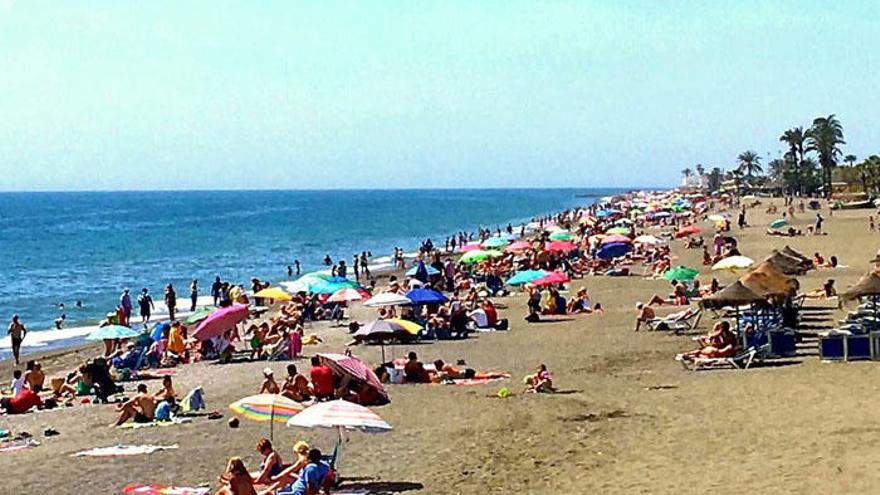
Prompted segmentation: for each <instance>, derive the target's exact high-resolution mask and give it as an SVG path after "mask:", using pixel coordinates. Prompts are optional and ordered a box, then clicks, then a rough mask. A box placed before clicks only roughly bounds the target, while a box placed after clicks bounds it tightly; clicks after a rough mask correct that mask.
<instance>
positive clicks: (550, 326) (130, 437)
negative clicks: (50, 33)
mask: <svg viewBox="0 0 880 495" xmlns="http://www.w3.org/2000/svg"><path fill="white" fill-rule="evenodd" d="M776 202H777V204H780V203H781V200H778V199H777V200H776ZM765 205H766V200H765ZM762 211H763V210H762V208H761V207H759V208H754V209H751V210H749V222H750V223H751V224H753V225H755V227H749V228H746V229H744V230H741V231H740V230H738V229H736V227H734V230H733V232H732V233H733V234H734V235H736V237H737V239H738V240H739V243H740V244H739V245H740V250H741V251H742V252H743V254H745V255H747V256H750V257H752V258H754V259H761V258H763V257H764V256H766V255H767V254H769V253H770V251H771V250H772V249H773V248H781V247H782V246H783V245H785V244H788V245H790V246H791V247H792V248H794V249H796V250H798V251H800V252H802V253H805V254H812V253H813V252H815V251H819V252H821V253H822V254H823V255H826V256H828V255H831V254H835V255H837V256H838V258H839V259H840V262H841V264H842V265H845V266H846V267H841V268H836V269H823V270H813V271H810V272H809V273H808V274H807V275H806V276H804V277H801V278H800V281H801V287H802V289H803V290H811V289H815V288H818V287H820V286H821V284H822V282H823V281H824V280H825V279H827V278H834V279H835V280H837V285H838V287H839V288H840V289H841V290H843V289H845V288H846V287H847V285H848V284H851V283H853V282H854V281H855V280H857V278H858V277H859V276H861V275H862V274H863V273H865V272H866V271H867V270H868V269H869V268H870V264H869V263H868V260H869V259H871V258H872V257H873V255H874V253H875V252H876V247H877V242H876V241H875V240H874V237H875V236H877V235H878V234H877V233H869V232H868V226H867V215H868V211H869V210H856V211H845V212H839V211H838V212H834V214H833V216H830V215H827V214H826V215H825V216H826V218H827V222H826V232H828V235H826V236H804V237H796V238H776V237H769V236H767V235H766V234H765V226H766V225H767V223H769V221H770V220H772V218H771V217H770V216H767V215H765V214H763V213H762ZM826 212H827V210H823V214H825V213H826ZM811 221H812V217H811V216H810V214H809V213H807V214H801V215H800V216H799V217H798V218H797V219H796V220H795V221H794V222H793V223H794V225H795V226H797V225H799V224H803V225H806V224H809V223H810V222H811ZM672 246H673V253H674V255H676V256H678V257H679V259H678V260H676V262H675V264H683V265H687V266H694V267H700V266H701V264H700V258H699V256H700V252H699V250H685V249H684V248H683V246H682V243H681V242H680V241H674V242H673V243H672ZM701 271H702V270H701ZM708 275H709V274H708V273H705V274H704V275H702V277H703V278H705V277H706V276H708ZM721 277H723V278H721V281H722V283H727V282H730V281H732V280H734V277H735V275H729V274H721ZM580 286H587V287H588V288H589V290H590V293H591V296H592V298H593V300H595V301H599V302H602V303H603V306H605V308H606V313H605V315H604V316H596V315H584V316H572V317H562V318H559V319H558V320H557V321H546V322H542V323H538V324H527V323H525V322H524V321H523V320H522V317H523V315H524V314H525V297H524V296H523V295H519V294H517V295H513V296H510V297H506V298H499V299H498V300H497V302H498V303H500V304H503V305H506V306H507V308H506V309H504V310H503V316H505V317H508V318H510V319H511V323H512V324H511V329H510V331H509V332H495V333H488V334H478V335H477V336H475V337H474V338H471V339H469V340H467V341H446V342H438V343H431V344H420V345H414V346H409V347H403V346H397V347H395V348H394V349H393V351H394V353H395V355H398V356H403V355H404V354H405V353H406V352H407V351H408V350H416V351H417V352H418V353H419V355H420V357H421V358H422V359H423V360H424V361H426V362H427V361H430V360H433V359H435V358H444V359H446V360H447V361H454V360H457V359H464V360H466V361H467V363H468V364H469V365H471V366H474V367H478V368H494V369H502V370H507V371H509V372H510V373H511V374H512V377H513V378H511V379H509V380H505V381H501V382H495V383H490V384H488V385H483V386H477V387H456V386H445V385H391V386H389V391H390V395H391V399H392V402H391V404H389V405H387V406H382V407H377V408H375V410H376V412H377V413H378V414H380V415H381V416H382V417H383V418H385V419H386V420H387V421H388V422H389V423H391V424H392V425H393V427H394V430H393V431H392V432H390V433H388V434H384V435H367V434H363V433H353V434H351V436H350V440H349V442H348V443H347V444H346V445H345V447H344V454H343V458H342V461H341V464H340V467H341V470H342V472H343V476H344V477H345V478H346V479H347V480H348V482H347V483H346V484H345V485H344V486H345V487H348V488H363V489H366V490H369V491H372V492H378V493H400V492H411V493H507V492H510V491H512V490H516V491H519V492H523V493H705V492H706V491H707V490H708V491H710V492H721V493H725V492H728V491H730V490H734V489H735V490H736V491H741V490H762V491H764V492H765V493H832V492H833V493H873V492H874V491H876V489H875V486H876V483H877V482H878V478H880V475H877V474H875V473H873V471H872V470H871V466H872V464H873V462H874V461H876V460H877V458H878V457H877V453H876V452H875V449H873V444H874V442H873V439H872V438H871V437H870V435H872V434H873V433H874V432H876V431H877V430H878V428H880V416H878V415H877V413H873V412H872V411H873V409H874V406H875V402H876V400H875V399H874V398H873V394H874V392H876V390H877V389H878V388H880V386H877V385H872V383H873V378H874V377H875V375H876V376H878V377H880V368H878V367H877V364H876V363H874V362H870V361H868V362H860V363H835V364H830V363H822V362H820V360H819V358H818V356H817V352H816V341H815V340H814V339H812V338H809V337H808V338H807V339H805V341H804V343H803V344H802V345H801V346H800V347H799V350H798V355H797V357H795V358H791V359H785V360H778V361H772V362H769V363H767V364H766V365H764V366H756V367H754V368H752V369H750V370H747V371H737V370H713V371H702V372H690V371H685V370H683V369H682V367H681V366H680V365H679V363H676V362H674V361H673V359H672V358H673V355H674V354H675V353H677V352H681V351H684V350H689V349H691V348H693V344H692V342H691V337H692V335H682V336H674V335H670V334H668V333H662V332H656V333H648V332H639V333H635V332H633V331H632V326H633V318H634V315H635V310H634V304H635V302H636V301H643V300H646V299H647V298H648V297H649V296H650V295H651V294H652V293H655V292H656V293H661V294H664V293H666V292H667V291H668V284H667V283H666V282H665V281H663V280H647V279H643V278H640V277H635V276H631V277H622V278H609V277H587V278H585V279H582V280H576V281H574V282H573V283H572V284H571V290H570V291H573V290H574V289H576V288H578V287H580ZM807 305H808V307H815V308H816V309H814V310H811V315H815V318H814V320H815V321H811V322H810V323H809V325H808V326H809V328H808V329H806V330H804V332H805V333H806V334H807V335H808V336H809V335H810V334H811V333H814V332H815V331H817V330H819V329H822V328H827V327H828V326H830V325H833V322H835V321H836V320H837V319H839V318H840V317H841V316H842V314H843V313H842V312H840V311H839V310H838V309H837V303H836V301H817V302H808V303H807ZM671 310H672V308H669V311H671ZM371 311H372V310H369V309H366V308H359V309H356V310H355V317H358V318H360V319H362V320H363V319H366V318H368V317H369V316H368V315H369V314H370V312H371ZM662 311H664V309H661V310H659V311H658V313H661V312H662ZM711 323H712V320H711V318H708V317H707V318H704V319H703V321H702V323H701V325H700V328H699V329H698V330H700V331H705V330H706V329H707V328H708V326H709V325H711ZM321 325H324V324H321ZM321 325H318V324H315V325H314V327H313V328H309V329H307V330H308V331H309V332H312V331H316V332H317V333H318V334H319V335H320V336H321V337H322V338H323V339H324V342H323V343H322V344H320V345H318V346H314V347H308V348H307V349H306V353H307V355H308V354H311V353H314V352H322V351H339V350H341V349H342V348H343V346H344V344H345V343H346V342H347V341H348V340H349V336H348V335H347V334H346V333H345V332H344V331H342V330H341V329H339V328H332V327H327V326H321ZM92 350H93V348H89V347H86V348H80V349H77V350H75V351H65V352H61V353H58V352H56V353H53V354H52V355H49V356H42V360H43V362H44V367H45V368H46V369H47V372H48V373H47V374H49V375H51V374H52V373H55V372H61V371H64V370H68V369H71V368H73V367H74V366H75V365H76V364H77V363H79V362H81V361H82V360H83V359H84V358H85V357H86V356H89V353H90V351H92ZM354 352H355V353H356V354H357V355H358V356H360V357H361V358H363V359H364V360H365V361H366V362H367V363H377V362H378V361H379V356H380V354H379V348H378V347H375V346H359V347H355V348H354ZM542 362H543V363H546V364H547V365H548V366H549V367H550V369H551V370H552V371H553V373H554V380H555V383H556V384H557V386H558V387H560V389H561V390H560V393H558V394H555V395H544V394H524V393H522V390H523V385H522V381H521V380H522V377H523V376H524V375H525V374H526V373H528V372H530V371H531V370H532V369H533V368H534V367H535V366H536V365H537V364H539V363H542ZM300 363H302V366H307V361H304V360H301V361H300ZM284 364H285V363H283V362H282V363H271V364H269V366H271V367H273V368H274V369H275V371H276V375H278V376H283V366H284ZM266 365H267V364H266V362H253V363H243V364H231V365H216V364H206V363H199V364H194V365H187V366H182V367H179V368H177V375H176V376H175V381H176V387H177V389H178V390H187V389H189V388H190V387H193V386H196V385H202V386H203V387H204V389H205V393H206V400H207V402H208V407H209V409H217V410H220V411H222V412H223V413H224V415H225V418H228V417H229V415H230V412H229V411H228V409H227V408H226V406H227V405H228V404H229V403H231V402H233V401H234V400H236V399H238V398H240V397H241V396H243V395H246V394H249V393H256V392H257V391H258V389H259V384H260V380H261V376H260V370H261V369H262V368H263V367H265V366H266ZM0 374H2V376H8V375H9V374H10V363H9V362H8V361H6V362H3V363H2V364H0ZM148 384H149V385H150V386H151V389H152V388H155V387H156V385H157V384H156V383H153V382H148ZM502 386H506V387H509V388H510V390H511V391H512V392H513V394H512V395H511V396H510V397H508V398H506V399H500V398H497V397H495V392H496V391H497V389H498V388H500V387H502ZM128 387H131V385H130V384H129V385H128ZM113 417H114V412H113V410H112V407H109V406H80V405H77V406H76V407H72V408H69V409H60V410H53V411H43V412H38V413H32V414H27V415H23V416H5V417H3V418H2V422H3V427H7V428H10V429H12V430H14V431H16V432H18V431H28V432H31V433H32V434H34V435H36V436H37V437H38V438H40V437H42V435H41V433H42V432H43V430H45V429H46V428H50V427H51V428H54V429H56V430H57V431H59V432H60V435H59V436H56V437H51V438H40V439H41V441H42V444H41V445H40V446H38V447H36V448H33V449H30V450H26V451H23V452H17V453H7V454H2V455H0V469H2V470H3V471H4V472H7V473H15V474H14V475H13V476H9V477H8V478H7V482H6V484H5V486H4V492H6V493H41V492H49V491H51V492H52V493H77V492H83V491H88V492H89V493H118V492H119V490H120V489H121V488H122V487H123V486H125V485H127V484H132V483H173V484H176V485H189V486H194V485H198V484H202V483H208V484H211V486H215V484H214V483H215V479H216V477H217V475H218V474H219V473H220V472H222V470H223V468H224V465H225V462H226V460H227V459H228V458H229V457H230V456H232V455H240V456H242V457H243V458H244V459H245V461H246V462H247V464H248V465H249V466H254V467H256V465H257V463H258V461H259V456H258V454H257V453H256V452H255V451H254V444H255V442H256V440H257V439H258V438H260V437H261V436H264V435H266V434H267V433H268V426H267V425H266V424H265V423H255V422H250V421H243V422H242V424H241V427H240V428H239V429H237V430H233V429H230V428H228V427H227V425H226V421H225V418H224V420H220V421H210V420H207V419H204V418H197V419H196V420H195V421H194V422H192V423H190V424H183V425H178V426H172V427H161V428H146V429H140V430H118V429H114V428H109V427H107V424H109V423H110V422H111V420H112V419H113ZM297 439H307V440H308V441H310V442H312V443H313V444H314V445H317V446H319V447H324V448H325V449H329V448H330V447H331V446H332V443H333V440H334V433H333V432H316V431H313V430H295V429H293V428H284V427H280V428H277V429H276V432H275V440H276V444H278V446H279V449H280V451H281V453H282V455H287V456H290V448H291V446H292V444H293V442H294V441H296V440H297ZM119 443H128V444H132V443H134V444H144V443H151V444H163V445H165V444H178V445H179V448H178V449H177V450H171V451H165V452H158V453H154V454H152V455H149V456H140V457H132V458H116V459H88V458H71V457H70V454H72V453H74V452H76V451H78V450H81V449H87V448H92V447H100V446H110V445H115V444H119Z"/></svg>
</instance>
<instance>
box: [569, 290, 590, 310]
mask: <svg viewBox="0 0 880 495" xmlns="http://www.w3.org/2000/svg"><path fill="white" fill-rule="evenodd" d="M566 309H567V311H568V313H569V314H578V313H587V312H590V294H589V293H588V292H587V288H586V287H581V288H580V289H578V291H577V293H575V295H574V297H572V298H571V300H570V301H569V302H568V308H566Z"/></svg>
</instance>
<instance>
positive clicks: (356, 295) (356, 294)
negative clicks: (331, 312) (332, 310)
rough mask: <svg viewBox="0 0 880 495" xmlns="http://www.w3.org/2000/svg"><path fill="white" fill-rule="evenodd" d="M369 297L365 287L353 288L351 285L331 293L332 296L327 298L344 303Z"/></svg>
mask: <svg viewBox="0 0 880 495" xmlns="http://www.w3.org/2000/svg"><path fill="white" fill-rule="evenodd" d="M369 297H370V295H369V294H368V293H367V291H365V290H363V289H352V288H350V287H346V288H345V289H340V290H338V291H336V292H334V293H333V294H331V295H330V297H328V298H327V302H330V303H344V302H349V301H361V300H363V299H367V298H369Z"/></svg>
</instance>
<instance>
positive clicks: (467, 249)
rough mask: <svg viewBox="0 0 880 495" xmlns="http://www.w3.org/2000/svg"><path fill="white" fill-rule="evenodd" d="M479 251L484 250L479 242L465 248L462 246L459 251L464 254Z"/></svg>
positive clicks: (468, 244)
mask: <svg viewBox="0 0 880 495" xmlns="http://www.w3.org/2000/svg"><path fill="white" fill-rule="evenodd" d="M478 249H482V246H481V245H480V243H479V242H469V243H467V244H465V245H464V246H461V247H460V248H459V249H458V251H459V252H462V253H467V252H468V251H476V250H478Z"/></svg>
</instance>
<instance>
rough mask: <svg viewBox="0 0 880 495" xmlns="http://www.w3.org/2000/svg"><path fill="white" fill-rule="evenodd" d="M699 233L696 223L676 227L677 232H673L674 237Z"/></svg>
mask: <svg viewBox="0 0 880 495" xmlns="http://www.w3.org/2000/svg"><path fill="white" fill-rule="evenodd" d="M699 233H700V227H698V226H696V225H686V226H684V227H682V228H680V229H678V232H676V233H675V237H685V236H689V235H693V234H699Z"/></svg>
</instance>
